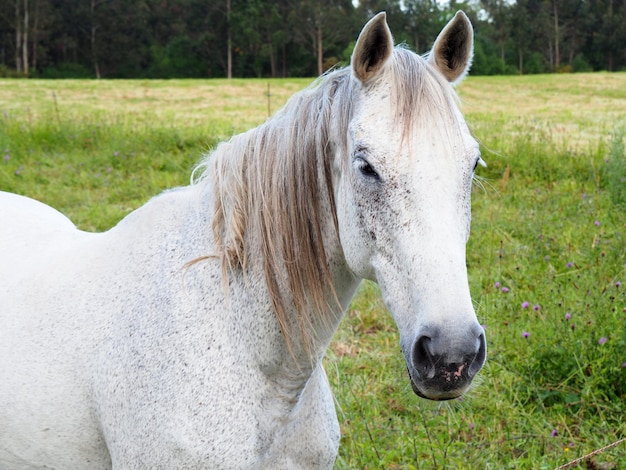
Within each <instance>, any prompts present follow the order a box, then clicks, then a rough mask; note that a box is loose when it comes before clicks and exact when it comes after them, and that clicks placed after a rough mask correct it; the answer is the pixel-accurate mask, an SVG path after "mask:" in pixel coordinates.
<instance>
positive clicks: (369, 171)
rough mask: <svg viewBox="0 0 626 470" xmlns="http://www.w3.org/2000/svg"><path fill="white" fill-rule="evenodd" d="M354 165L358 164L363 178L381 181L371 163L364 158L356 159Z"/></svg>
mask: <svg viewBox="0 0 626 470" xmlns="http://www.w3.org/2000/svg"><path fill="white" fill-rule="evenodd" d="M354 163H355V164H356V166H357V168H358V169H359V171H360V172H361V174H362V175H363V176H367V177H368V178H374V179H380V177H379V176H378V173H376V170H374V167H373V166H372V165H370V163H369V162H368V161H367V160H365V159H364V158H361V157H357V158H355V160H354Z"/></svg>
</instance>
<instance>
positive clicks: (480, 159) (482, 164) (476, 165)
mask: <svg viewBox="0 0 626 470" xmlns="http://www.w3.org/2000/svg"><path fill="white" fill-rule="evenodd" d="M478 165H480V166H482V167H486V166H487V164H486V163H485V160H483V159H482V157H480V156H479V157H478V158H477V159H476V162H475V163H474V168H473V169H472V171H476V168H478Z"/></svg>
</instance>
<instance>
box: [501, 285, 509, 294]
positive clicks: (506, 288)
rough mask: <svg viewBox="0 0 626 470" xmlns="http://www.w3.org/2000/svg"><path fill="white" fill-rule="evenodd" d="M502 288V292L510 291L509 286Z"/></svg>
mask: <svg viewBox="0 0 626 470" xmlns="http://www.w3.org/2000/svg"><path fill="white" fill-rule="evenodd" d="M501 290H502V292H504V293H505V294H506V293H507V292H508V291H509V288H508V287H503V288H502V289H501Z"/></svg>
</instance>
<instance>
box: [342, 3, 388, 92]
mask: <svg viewBox="0 0 626 470" xmlns="http://www.w3.org/2000/svg"><path fill="white" fill-rule="evenodd" d="M386 18H387V16H386V14H385V12H382V13H379V14H378V15H376V16H375V17H374V18H372V19H371V20H369V21H368V22H367V24H366V25H365V26H364V27H363V31H361V34H359V39H357V41H356V46H354V52H352V59H351V64H352V71H353V72H354V75H355V76H356V78H358V79H359V80H360V81H361V82H363V83H365V82H366V81H368V80H370V79H371V78H373V77H375V76H376V75H378V72H380V70H381V69H382V68H383V65H385V63H386V62H387V59H389V57H390V56H391V53H392V51H393V38H392V37H391V31H389V26H387V20H386Z"/></svg>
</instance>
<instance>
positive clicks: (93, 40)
mask: <svg viewBox="0 0 626 470" xmlns="http://www.w3.org/2000/svg"><path fill="white" fill-rule="evenodd" d="M96 5H97V2H96V0H91V34H90V42H91V62H92V64H93V71H94V73H95V74H96V78H97V79H100V77H101V76H100V64H99V62H98V49H97V47H96V31H97V30H98V26H97V25H96Z"/></svg>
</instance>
